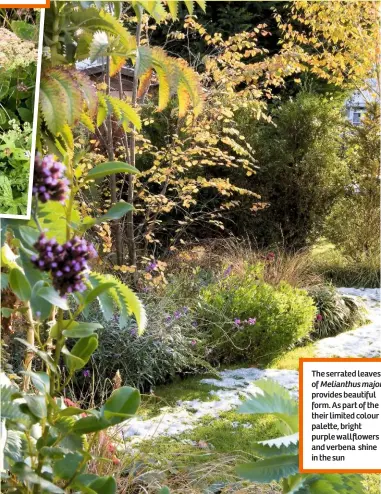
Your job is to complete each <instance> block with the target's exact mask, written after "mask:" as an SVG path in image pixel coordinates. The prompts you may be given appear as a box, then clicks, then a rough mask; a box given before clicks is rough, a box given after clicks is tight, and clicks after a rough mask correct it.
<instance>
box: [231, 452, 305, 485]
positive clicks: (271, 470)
mask: <svg viewBox="0 0 381 494" xmlns="http://www.w3.org/2000/svg"><path fill="white" fill-rule="evenodd" d="M298 471H299V456H298V455H279V456H276V457H274V458H266V459H265V460H258V461H256V462H253V463H246V464H243V465H239V466H238V468H237V475H239V476H240V477H242V478H244V479H247V480H251V481H252V482H258V483H260V484H267V483H269V482H272V481H279V480H281V479H283V478H286V477H289V476H290V475H294V474H296V473H298Z"/></svg>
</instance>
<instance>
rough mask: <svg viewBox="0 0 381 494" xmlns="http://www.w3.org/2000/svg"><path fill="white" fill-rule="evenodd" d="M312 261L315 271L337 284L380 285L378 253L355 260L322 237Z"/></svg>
mask: <svg viewBox="0 0 381 494" xmlns="http://www.w3.org/2000/svg"><path fill="white" fill-rule="evenodd" d="M311 261H312V265H313V267H314V270H315V272H316V273H319V274H320V276H322V277H323V278H324V279H325V280H327V281H330V282H331V283H333V284H334V285H335V286H350V287H358V288H379V286H380V257H379V255H377V254H372V255H368V256H363V257H362V258H361V259H359V260H355V259H353V258H351V257H348V256H344V255H343V253H342V252H340V251H339V250H338V249H337V248H336V247H335V246H334V245H333V244H327V242H326V241H325V240H324V239H321V241H320V242H319V243H317V245H316V247H315V248H314V249H313V250H312V252H311Z"/></svg>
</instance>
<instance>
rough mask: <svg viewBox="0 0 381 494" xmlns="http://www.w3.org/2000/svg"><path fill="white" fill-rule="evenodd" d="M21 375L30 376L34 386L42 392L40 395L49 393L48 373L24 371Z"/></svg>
mask: <svg viewBox="0 0 381 494" xmlns="http://www.w3.org/2000/svg"><path fill="white" fill-rule="evenodd" d="M21 374H23V375H25V376H29V377H30V378H31V380H32V384H33V386H34V387H35V388H36V389H38V391H40V393H44V394H45V393H49V390H50V379H49V376H48V374H46V372H41V371H40V372H29V371H22V372H21Z"/></svg>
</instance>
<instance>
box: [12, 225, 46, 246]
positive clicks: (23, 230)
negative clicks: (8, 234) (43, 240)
mask: <svg viewBox="0 0 381 494" xmlns="http://www.w3.org/2000/svg"><path fill="white" fill-rule="evenodd" d="M12 229H13V231H14V233H15V235H16V236H17V238H20V240H21V241H22V243H23V244H24V245H25V247H28V248H34V244H35V243H36V242H37V240H38V237H39V236H40V233H39V231H38V230H36V229H35V228H32V227H31V226H28V225H20V226H18V227H17V228H16V227H14V226H12Z"/></svg>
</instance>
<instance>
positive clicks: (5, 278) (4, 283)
mask: <svg viewBox="0 0 381 494" xmlns="http://www.w3.org/2000/svg"><path fill="white" fill-rule="evenodd" d="M8 283H9V276H8V275H7V273H1V276H0V284H1V290H5V289H6V288H7V287H8Z"/></svg>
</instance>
